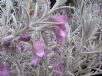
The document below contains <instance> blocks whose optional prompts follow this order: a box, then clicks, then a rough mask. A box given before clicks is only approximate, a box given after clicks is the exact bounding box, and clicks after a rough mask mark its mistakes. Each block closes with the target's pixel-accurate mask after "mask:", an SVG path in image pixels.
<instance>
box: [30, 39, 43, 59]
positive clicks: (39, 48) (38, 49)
mask: <svg viewBox="0 0 102 76" xmlns="http://www.w3.org/2000/svg"><path fill="white" fill-rule="evenodd" d="M44 49H45V47H44V43H43V42H42V41H35V42H34V43H33V48H32V51H33V53H34V54H35V55H36V56H38V57H43V56H44V55H45V52H44Z"/></svg>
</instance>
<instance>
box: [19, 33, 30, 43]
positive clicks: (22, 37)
mask: <svg viewBox="0 0 102 76" xmlns="http://www.w3.org/2000/svg"><path fill="white" fill-rule="evenodd" d="M30 39H31V36H29V35H28V34H27V33H23V34H21V35H20V38H19V40H21V41H30Z"/></svg>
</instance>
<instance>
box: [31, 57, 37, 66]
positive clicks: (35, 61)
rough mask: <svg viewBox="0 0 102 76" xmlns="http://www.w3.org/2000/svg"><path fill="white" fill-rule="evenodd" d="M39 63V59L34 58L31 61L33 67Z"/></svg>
mask: <svg viewBox="0 0 102 76" xmlns="http://www.w3.org/2000/svg"><path fill="white" fill-rule="evenodd" d="M38 61H39V58H38V57H35V58H33V59H32V61H31V65H37V63H38Z"/></svg>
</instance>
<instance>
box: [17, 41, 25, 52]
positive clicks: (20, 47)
mask: <svg viewBox="0 0 102 76" xmlns="http://www.w3.org/2000/svg"><path fill="white" fill-rule="evenodd" d="M16 48H17V50H18V51H19V52H22V51H23V50H24V46H23V45H22V44H21V43H17V44H16Z"/></svg>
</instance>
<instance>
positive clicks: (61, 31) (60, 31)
mask: <svg viewBox="0 0 102 76" xmlns="http://www.w3.org/2000/svg"><path fill="white" fill-rule="evenodd" d="M50 21H52V22H61V23H62V24H57V25H55V26H54V27H52V29H53V31H54V33H55V35H56V41H57V43H58V44H62V43H63V41H64V40H65V37H66V36H67V34H68V33H67V30H66V26H65V24H66V22H67V18H66V16H55V17H53V18H50Z"/></svg>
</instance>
